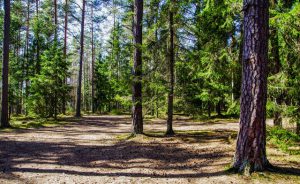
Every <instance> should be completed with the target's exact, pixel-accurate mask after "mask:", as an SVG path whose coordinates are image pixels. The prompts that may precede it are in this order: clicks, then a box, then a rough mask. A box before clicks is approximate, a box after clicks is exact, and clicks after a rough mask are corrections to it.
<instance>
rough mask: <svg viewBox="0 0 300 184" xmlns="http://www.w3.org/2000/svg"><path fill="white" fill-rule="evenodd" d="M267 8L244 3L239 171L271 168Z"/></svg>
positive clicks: (262, 0) (261, 0)
mask: <svg viewBox="0 0 300 184" xmlns="http://www.w3.org/2000/svg"><path fill="white" fill-rule="evenodd" d="M268 7H269V2H268V0H244V7H243V10H244V44H243V83H242V96H241V114H240V131H239V135H238V140H237V147H236V153H235V160H234V165H233V167H234V168H235V169H236V170H238V171H239V172H242V171H247V172H253V171H262V170H264V169H266V168H267V167H268V165H269V162H268V160H267V156H266V101H267V64H268V32H269V22H268V21H269V10H268Z"/></svg>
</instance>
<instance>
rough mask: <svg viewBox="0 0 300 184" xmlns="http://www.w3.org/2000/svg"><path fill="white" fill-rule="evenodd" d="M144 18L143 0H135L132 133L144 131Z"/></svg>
mask: <svg viewBox="0 0 300 184" xmlns="http://www.w3.org/2000/svg"><path fill="white" fill-rule="evenodd" d="M142 19H143V0H135V1H134V25H133V34H134V47H135V49H134V66H133V84H132V88H133V95H132V103H133V107H132V133H133V134H142V133H143V109H142V41H143V38H142V37H143V35H142V34H143V32H142Z"/></svg>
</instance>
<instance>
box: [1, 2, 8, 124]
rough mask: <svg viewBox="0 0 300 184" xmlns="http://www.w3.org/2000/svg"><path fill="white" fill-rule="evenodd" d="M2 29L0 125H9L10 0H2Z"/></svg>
mask: <svg viewBox="0 0 300 184" xmlns="http://www.w3.org/2000/svg"><path fill="white" fill-rule="evenodd" d="M4 12H5V13H4V31H3V33H4V34H3V35H4V38H3V63H2V64H3V65H2V66H3V67H2V110H1V127H3V128H5V127H9V126H10V125H9V117H8V116H9V115H8V65H9V29H10V0H4Z"/></svg>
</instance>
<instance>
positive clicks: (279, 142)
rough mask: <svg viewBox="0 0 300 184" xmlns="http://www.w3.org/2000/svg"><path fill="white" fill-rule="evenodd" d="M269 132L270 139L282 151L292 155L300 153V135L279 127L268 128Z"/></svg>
mask: <svg viewBox="0 0 300 184" xmlns="http://www.w3.org/2000/svg"><path fill="white" fill-rule="evenodd" d="M267 134H268V137H267V139H268V141H269V142H270V143H271V144H273V145H275V146H276V147H278V148H279V149H281V150H282V151H284V152H286V153H289V154H292V155H299V154H300V136H299V135H297V134H295V133H293V132H290V131H288V130H285V129H282V128H278V127H271V128H268V129H267Z"/></svg>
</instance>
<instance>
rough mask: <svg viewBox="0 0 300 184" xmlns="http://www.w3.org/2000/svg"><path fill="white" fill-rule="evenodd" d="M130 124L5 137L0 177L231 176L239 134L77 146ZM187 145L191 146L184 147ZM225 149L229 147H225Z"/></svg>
mask: <svg viewBox="0 0 300 184" xmlns="http://www.w3.org/2000/svg"><path fill="white" fill-rule="evenodd" d="M129 125H130V122H129V120H128V117H115V118H112V117H100V118H99V117H88V118H83V120H82V121H81V122H75V123H74V124H72V125H66V126H64V127H61V128H56V129H53V128H42V129H38V130H28V131H34V132H37V133H40V134H41V135H46V134H47V135H52V134H59V135H63V136H65V135H67V136H70V137H69V138H68V140H65V139H60V140H57V139H59V138H51V137H49V138H47V139H42V140H38V137H37V138H34V139H30V140H27V141H25V140H23V139H22V138H21V136H22V135H21V136H20V135H17V136H18V137H17V136H16V137H15V138H14V139H11V138H5V137H4V138H3V137H2V138H1V137H0V172H1V171H2V172H4V173H11V174H14V172H23V173H35V174H39V173H44V174H51V173H58V174H59V173H65V174H69V175H80V176H130V177H153V178H201V177H210V176H221V175H228V174H230V173H228V172H227V171H225V167H226V166H228V164H229V163H230V162H231V158H232V149H230V150H228V149H227V148H228V147H230V145H229V144H231V143H230V140H231V139H235V138H236V134H237V133H236V132H235V131H229V130H225V129H224V130H218V131H215V130H203V131H202V130H201V131H177V132H176V133H177V134H176V135H175V136H174V137H171V138H167V137H165V136H164V132H146V134H145V135H146V136H145V139H147V138H149V139H153V140H151V141H149V142H147V141H146V142H143V141H141V142H139V141H137V140H135V139H130V140H126V141H119V142H117V143H111V144H107V143H106V144H103V143H102V142H100V141H99V142H97V141H98V140H96V141H93V142H92V141H91V140H85V142H84V143H82V142H78V140H80V137H77V136H80V135H82V134H83V135H88V136H89V135H93V134H101V133H115V134H113V135H119V134H120V133H123V132H128V130H129ZM99 127H101V128H99ZM116 130H118V131H116ZM55 139H56V140H55ZM162 139H166V140H163V141H162ZM106 140H108V139H106ZM213 142H218V143H220V144H218V145H219V147H217V148H207V147H205V146H203V145H208V146H209V145H210V143H213ZM185 144H186V145H189V146H190V147H188V146H185V147H184V146H183V145H185ZM199 144H202V146H199ZM224 145H227V147H222V146H224ZM207 168H209V169H207ZM216 168H217V169H216ZM220 168H221V169H220ZM98 169H99V170H98ZM128 169H129V170H128ZM130 169H133V170H130ZM290 169H291V168H282V170H280V172H281V173H284V172H285V173H290V172H289V170H290ZM294 170H296V173H294V174H292V175H298V174H299V169H294ZM152 171H155V172H152Z"/></svg>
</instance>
